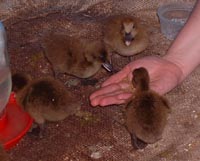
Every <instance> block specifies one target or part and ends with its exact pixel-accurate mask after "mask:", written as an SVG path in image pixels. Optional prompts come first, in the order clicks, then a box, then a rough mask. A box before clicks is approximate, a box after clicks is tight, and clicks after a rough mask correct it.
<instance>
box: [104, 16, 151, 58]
mask: <svg viewBox="0 0 200 161" xmlns="http://www.w3.org/2000/svg"><path fill="white" fill-rule="evenodd" d="M103 35H104V44H105V46H106V49H107V52H108V53H109V55H110V54H112V53H113V52H117V53H118V54H119V55H121V56H132V55H134V54H137V53H140V52H142V51H143V50H145V49H146V47H147V46H148V42H149V40H148V34H147V31H146V30H145V29H144V27H143V26H142V25H141V23H140V20H139V19H136V18H135V17H132V16H129V15H116V16H112V17H110V18H108V19H107V21H106V22H105V24H104V29H103ZM110 57H111V56H110Z"/></svg>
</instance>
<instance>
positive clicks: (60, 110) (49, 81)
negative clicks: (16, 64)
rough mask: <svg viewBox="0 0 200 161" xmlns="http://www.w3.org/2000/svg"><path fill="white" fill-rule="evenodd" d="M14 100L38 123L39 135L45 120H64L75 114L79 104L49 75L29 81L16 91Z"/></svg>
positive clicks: (62, 85)
mask: <svg viewBox="0 0 200 161" xmlns="http://www.w3.org/2000/svg"><path fill="white" fill-rule="evenodd" d="M13 77H14V76H13ZM21 78H22V79H23V77H21ZM24 78H25V77H24ZM13 86H17V84H15V83H14V84H13ZM16 100H17V102H18V104H19V105H21V107H22V108H23V109H24V110H25V111H26V112H28V113H29V114H30V116H31V117H32V118H33V119H34V121H35V123H37V124H38V125H39V128H40V133H39V135H40V137H42V131H43V128H44V123H45V122H46V121H52V122H55V121H60V120H64V119H65V118H67V117H68V116H70V115H73V114H75V113H76V112H77V111H78V110H79V109H80V106H81V103H80V101H79V100H77V98H76V97H75V96H73V94H72V93H71V92H70V91H67V89H66V87H65V86H64V84H62V83H61V82H60V81H58V80H55V79H53V78H50V77H45V78H39V79H36V80H32V81H30V82H29V83H28V84H27V85H25V86H24V87H23V88H22V89H21V90H19V91H18V92H17V93H16Z"/></svg>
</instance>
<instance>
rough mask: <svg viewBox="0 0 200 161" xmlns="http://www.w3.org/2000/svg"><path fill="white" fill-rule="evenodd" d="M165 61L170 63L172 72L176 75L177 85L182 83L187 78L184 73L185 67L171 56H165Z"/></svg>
mask: <svg viewBox="0 0 200 161" xmlns="http://www.w3.org/2000/svg"><path fill="white" fill-rule="evenodd" d="M163 59H164V60H166V61H168V64H170V69H171V72H172V73H174V75H175V77H176V78H177V83H178V84H179V83H181V82H182V81H183V80H184V79H185V77H186V76H187V75H186V73H185V72H184V65H183V64H182V62H181V60H180V59H178V58H176V57H174V56H173V55H170V54H167V55H165V56H164V57H163Z"/></svg>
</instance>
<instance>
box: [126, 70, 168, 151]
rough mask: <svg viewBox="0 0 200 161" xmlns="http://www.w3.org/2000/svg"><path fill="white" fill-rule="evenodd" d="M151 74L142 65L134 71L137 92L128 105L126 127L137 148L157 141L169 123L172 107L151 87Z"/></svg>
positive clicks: (134, 83) (134, 84) (133, 81)
mask: <svg viewBox="0 0 200 161" xmlns="http://www.w3.org/2000/svg"><path fill="white" fill-rule="evenodd" d="M149 81H150V78H149V75H148V72H147V70H146V69H145V68H143V67H141V68H138V69H135V70H134V71H133V80H132V83H133V86H134V87H135V88H136V90H135V92H134V93H135V94H134V96H133V97H132V99H131V101H130V102H129V103H128V105H127V107H126V112H125V114H126V127H127V130H128V131H129V133H130V135H131V141H132V145H133V147H134V148H135V149H142V148H144V147H146V145H147V144H152V143H155V142H157V141H158V140H160V139H161V138H162V133H163V130H164V128H165V125H166V123H167V117H168V114H169V112H170V107H169V105H168V102H167V100H166V99H165V98H164V97H162V96H160V95H159V94H157V93H156V92H154V91H152V90H151V89H150V88H149Z"/></svg>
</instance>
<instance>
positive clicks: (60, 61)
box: [43, 33, 112, 78]
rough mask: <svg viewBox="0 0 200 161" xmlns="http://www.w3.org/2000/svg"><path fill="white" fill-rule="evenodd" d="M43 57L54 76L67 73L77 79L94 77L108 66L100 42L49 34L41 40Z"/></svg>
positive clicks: (106, 56)
mask: <svg viewBox="0 0 200 161" xmlns="http://www.w3.org/2000/svg"><path fill="white" fill-rule="evenodd" d="M43 48H44V51H45V55H46V57H47V59H48V60H49V62H50V63H51V64H52V66H53V70H54V73H55V76H57V75H58V74H59V73H67V74H69V75H73V76H76V77H78V78H89V77H92V76H93V75H95V74H96V73H97V72H98V71H99V69H100V68H101V66H102V65H105V66H106V67H110V69H111V68H112V67H111V65H110V64H108V61H107V58H108V55H107V53H106V51H105V49H104V47H103V43H102V42H101V41H98V40H95V41H90V40H88V39H83V38H78V37H70V36H68V35H61V34H57V33H49V34H46V36H45V37H44V39H43Z"/></svg>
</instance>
